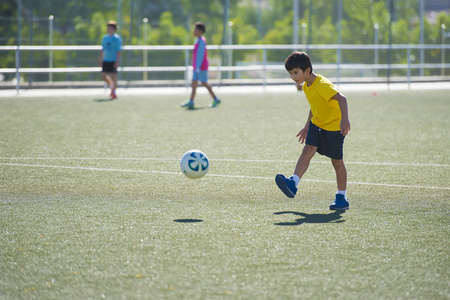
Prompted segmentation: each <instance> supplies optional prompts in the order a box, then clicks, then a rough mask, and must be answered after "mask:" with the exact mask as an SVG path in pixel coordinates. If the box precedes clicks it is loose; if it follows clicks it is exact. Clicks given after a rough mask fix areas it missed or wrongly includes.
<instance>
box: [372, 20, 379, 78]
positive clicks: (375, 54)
mask: <svg viewBox="0 0 450 300" xmlns="http://www.w3.org/2000/svg"><path fill="white" fill-rule="evenodd" d="M379 28H380V27H379V26H378V23H375V24H374V25H373V29H374V34H373V44H374V46H375V47H376V48H375V49H374V50H373V64H374V65H378V43H379V39H378V29H379ZM375 76H376V77H378V69H375Z"/></svg>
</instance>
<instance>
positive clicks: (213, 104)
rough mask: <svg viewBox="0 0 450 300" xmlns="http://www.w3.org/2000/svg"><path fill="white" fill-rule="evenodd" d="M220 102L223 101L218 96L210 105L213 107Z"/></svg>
mask: <svg viewBox="0 0 450 300" xmlns="http://www.w3.org/2000/svg"><path fill="white" fill-rule="evenodd" d="M220 102H221V101H220V99H219V98H216V99H214V100H213V102H212V103H211V104H210V105H209V107H211V108H213V107H216V106H217V105H219V104H220Z"/></svg>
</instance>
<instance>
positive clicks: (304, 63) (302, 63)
mask: <svg viewBox="0 0 450 300" xmlns="http://www.w3.org/2000/svg"><path fill="white" fill-rule="evenodd" d="M284 67H285V68H286V70H287V71H288V72H290V71H292V70H293V69H294V68H300V69H301V70H302V71H303V72H305V71H306V69H307V68H311V73H312V71H313V67H312V63H311V59H310V58H309V56H308V54H306V53H305V52H293V53H291V55H289V56H288V57H287V58H286V60H285V61H284Z"/></svg>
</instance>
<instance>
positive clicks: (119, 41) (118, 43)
mask: <svg viewBox="0 0 450 300" xmlns="http://www.w3.org/2000/svg"><path fill="white" fill-rule="evenodd" d="M121 54H122V39H121V38H120V37H119V38H118V39H117V59H116V61H115V62H114V68H118V67H119V60H120V56H121Z"/></svg>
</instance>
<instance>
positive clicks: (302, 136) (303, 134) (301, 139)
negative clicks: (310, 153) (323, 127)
mask: <svg viewBox="0 0 450 300" xmlns="http://www.w3.org/2000/svg"><path fill="white" fill-rule="evenodd" d="M308 129H309V128H306V127H303V128H302V130H300V131H299V132H298V133H297V135H296V137H298V141H299V142H300V144H303V143H304V142H305V140H306V136H307V135H308Z"/></svg>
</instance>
